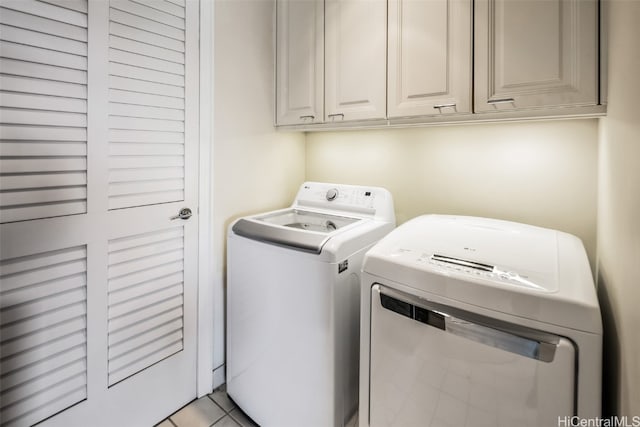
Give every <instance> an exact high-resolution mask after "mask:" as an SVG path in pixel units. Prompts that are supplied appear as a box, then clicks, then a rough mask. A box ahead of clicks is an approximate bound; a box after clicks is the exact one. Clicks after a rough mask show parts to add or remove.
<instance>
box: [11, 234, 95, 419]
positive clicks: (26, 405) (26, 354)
mask: <svg viewBox="0 0 640 427" xmlns="http://www.w3.org/2000/svg"><path fill="white" fill-rule="evenodd" d="M86 256H87V254H86V247H75V248H66V249H63V250H59V251H55V252H54V251H50V252H45V253H40V254H34V255H30V256H26V257H18V258H10V259H5V260H2V261H0V296H1V297H2V298H1V299H0V301H2V303H1V310H0V325H1V326H0V327H1V329H0V330H1V331H2V334H1V335H0V375H2V377H3V380H2V382H1V383H0V384H1V386H0V396H2V399H0V410H1V413H2V416H1V417H0V423H1V424H2V425H3V426H4V425H5V424H6V425H10V424H11V423H17V425H20V424H23V425H28V424H32V423H34V422H37V421H39V419H37V418H34V416H33V411H34V410H35V409H37V407H38V406H43V405H45V406H47V407H48V408H49V411H50V412H51V414H53V413H55V412H57V411H59V410H61V409H64V407H66V406H67V405H68V404H73V403H77V402H78V401H79V400H82V399H84V398H86V385H87V377H86V361H85V358H84V357H83V355H85V354H86V338H82V339H81V340H75V341H69V340H67V341H66V345H65V343H64V341H65V338H67V337H70V336H77V337H78V338H80V337H81V336H86V328H87V322H86V286H87V285H86V283H87V282H86ZM65 307H74V309H73V310H68V309H65ZM51 312H57V313H58V314H62V316H59V318H57V319H56V320H57V322H55V323H49V322H48V321H50V320H51V318H50V313H51ZM55 343H59V344H62V346H56V347H55V350H56V352H55V353H52V352H48V351H46V349H47V348H48V347H50V346H52V344H55ZM79 349H80V350H79ZM61 357H64V358H65V359H66V361H67V363H68V362H69V361H76V363H73V364H71V365H68V364H66V367H65V368H63V369H44V368H45V367H50V366H51V365H53V366H55V365H56V364H59V362H56V360H59V359H60V358H61ZM20 360H22V361H24V362H26V363H16V362H18V361H20ZM5 379H6V381H5ZM70 385H71V386H70ZM69 387H70V388H71V389H73V390H76V391H82V392H81V393H79V394H78V395H77V399H78V400H75V401H73V402H68V401H66V400H65V399H64V397H65V394H64V393H63V391H64V390H66V389H67V388H69ZM80 389H82V390H80ZM61 399H62V400H61Z"/></svg>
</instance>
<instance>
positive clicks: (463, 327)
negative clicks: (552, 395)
mask: <svg viewBox="0 0 640 427" xmlns="http://www.w3.org/2000/svg"><path fill="white" fill-rule="evenodd" d="M445 330H446V331H447V332H450V333H452V334H454V335H458V336H459V337H462V338H466V339H470V340H473V341H476V342H479V343H482V344H485V345H489V346H491V347H495V348H499V349H501V350H505V351H508V352H510V353H515V354H519V355H521V356H525V357H528V358H531V359H537V360H540V361H542V362H553V358H554V356H555V354H556V349H557V347H558V343H557V342H555V343H551V342H546V341H541V340H536V339H532V338H527V337H523V336H521V335H516V334H512V333H509V332H504V331H501V330H499V329H494V328H490V327H487V326H484V325H479V324H477V323H472V322H468V321H466V320H461V319H458V318H455V317H451V316H445Z"/></svg>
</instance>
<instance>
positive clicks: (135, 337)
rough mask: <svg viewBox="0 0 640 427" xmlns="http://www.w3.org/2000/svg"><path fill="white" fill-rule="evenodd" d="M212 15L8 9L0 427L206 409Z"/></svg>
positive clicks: (139, 3) (4, 3) (177, 9)
mask: <svg viewBox="0 0 640 427" xmlns="http://www.w3.org/2000/svg"><path fill="white" fill-rule="evenodd" d="M198 5H199V4H198V0H187V1H183V0H170V1H169V0H0V234H1V235H2V239H0V427H23V426H31V425H35V424H37V425H39V426H41V427H61V426H64V427H75V426H86V425H91V426H92V427H107V426H114V425H135V426H146V425H155V424H157V423H158V422H159V421H161V420H162V419H164V418H165V417H167V416H168V415H170V414H171V413H173V412H174V411H175V410H177V409H179V408H180V407H181V406H183V405H185V404H186V403H187V402H189V401H191V400H192V399H193V398H195V397H196V370H195V367H196V362H197V360H196V342H195V337H196V315H195V313H196V307H197V292H196V290H197V247H198V230H197V215H198V212H197V198H196V197H197V196H196V195H197V181H196V177H197V163H198V161H197V147H198V135H197V129H199V124H198V102H199V100H198V80H199V77H198V21H199V17H198ZM184 207H190V208H191V209H192V211H193V217H192V218H191V219H190V220H188V221H183V220H177V221H173V220H171V219H170V218H171V217H172V216H174V215H176V214H177V213H178V212H179V211H180V209H182V208H184ZM177 373H179V374H177Z"/></svg>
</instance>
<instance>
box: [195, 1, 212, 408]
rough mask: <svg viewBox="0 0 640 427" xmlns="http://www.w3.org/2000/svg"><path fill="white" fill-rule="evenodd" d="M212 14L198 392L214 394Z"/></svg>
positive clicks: (204, 10)
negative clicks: (212, 392)
mask: <svg viewBox="0 0 640 427" xmlns="http://www.w3.org/2000/svg"><path fill="white" fill-rule="evenodd" d="M213 11H214V2H213V1H212V0H201V1H200V156H199V184H200V185H199V186H198V189H199V190H198V191H199V194H198V206H199V207H198V211H199V215H198V228H199V230H200V236H199V240H198V245H199V247H198V350H197V351H198V360H197V378H196V392H197V396H198V397H202V396H204V395H205V394H207V393H211V391H212V390H213V375H212V372H213V269H212V265H213V227H212V224H213V215H212V212H213V210H212V189H213V183H212V177H213V173H212V168H213V158H212V154H213V150H212V146H213Z"/></svg>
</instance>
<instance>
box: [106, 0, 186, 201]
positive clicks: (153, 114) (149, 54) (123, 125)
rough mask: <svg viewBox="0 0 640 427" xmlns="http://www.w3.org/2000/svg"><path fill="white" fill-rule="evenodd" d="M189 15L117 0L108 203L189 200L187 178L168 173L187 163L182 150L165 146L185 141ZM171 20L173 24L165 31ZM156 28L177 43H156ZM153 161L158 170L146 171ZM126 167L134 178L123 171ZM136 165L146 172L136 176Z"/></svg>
mask: <svg viewBox="0 0 640 427" xmlns="http://www.w3.org/2000/svg"><path fill="white" fill-rule="evenodd" d="M184 16H185V15H184V8H183V7H181V6H178V5H175V4H172V3H168V2H159V1H154V0H149V1H137V2H132V1H128V0H112V1H111V11H110V17H111V23H110V27H109V28H110V32H111V35H110V37H109V48H110V56H109V59H110V64H109V72H110V77H109V87H110V89H111V93H110V99H109V100H110V107H109V110H110V116H109V128H110V129H111V131H112V132H111V134H110V139H109V154H110V155H109V169H110V172H112V174H110V185H109V208H110V209H123V208H128V207H132V206H143V205H150V204H158V203H167V202H175V201H180V200H183V199H184V191H183V190H184V181H183V180H182V179H181V178H182V177H181V176H175V175H174V178H173V179H172V180H171V182H170V185H168V186H165V185H164V184H167V182H166V173H163V172H162V170H163V169H169V170H175V168H183V167H184V151H183V150H181V149H180V148H179V147H178V146H175V147H172V148H168V147H163V146H161V145H160V144H162V143H166V142H169V143H172V144H180V145H182V144H184V138H183V135H184V131H185V124H184V118H183V117H184V108H185V105H184V98H185V89H184V78H185V77H184V76H185V74H184V73H185V67H184V65H185V54H184V51H185V49H184V42H183V41H182V40H184V39H185V36H184V30H183V29H184V28H185V27H184ZM123 24H124V25H123ZM166 26H169V27H171V29H172V30H171V31H168V32H164V31H163V30H165V29H166V28H165V27H166ZM158 32H159V33H160V34H164V35H165V36H167V37H166V38H168V39H170V40H171V43H170V44H169V45H167V46H158V44H157V42H150V40H152V39H153V38H154V34H156V33H158ZM127 35H129V36H134V37H135V39H131V38H129V37H126V36H127ZM154 97H155V98H154ZM175 101H178V102H175ZM149 107H152V108H153V109H151V108H149ZM131 131H133V132H135V131H142V132H141V133H139V134H138V135H136V134H135V133H132V132H131ZM140 143H144V144H146V146H144V147H141V144H140ZM149 167H153V168H155V169H156V170H157V172H158V173H157V174H149V173H146V174H144V171H143V170H144V169H146V168H149ZM123 170H126V171H127V172H128V173H127V176H128V177H129V179H130V180H127V179H126V178H124V176H123V175H118V173H119V172H122V171H123ZM138 170H139V171H140V172H143V175H142V176H140V175H136V173H135V172H136V171H138ZM116 182H117V183H118V184H117V185H115V183H116Z"/></svg>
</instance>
